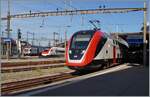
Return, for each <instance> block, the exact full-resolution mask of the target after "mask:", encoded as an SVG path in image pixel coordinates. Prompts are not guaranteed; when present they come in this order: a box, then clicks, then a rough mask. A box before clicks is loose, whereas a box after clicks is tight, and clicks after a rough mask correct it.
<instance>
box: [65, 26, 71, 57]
mask: <svg viewBox="0 0 150 97" xmlns="http://www.w3.org/2000/svg"><path fill="white" fill-rule="evenodd" d="M66 27H68V28H69V27H71V26H69V25H68V26H66ZM64 34H65V55H64V56H65V57H66V48H67V28H66V30H65V33H64Z"/></svg>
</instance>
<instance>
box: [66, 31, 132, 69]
mask: <svg viewBox="0 0 150 97" xmlns="http://www.w3.org/2000/svg"><path fill="white" fill-rule="evenodd" d="M128 48H129V46H128V43H127V42H126V41H125V40H123V39H122V38H120V37H112V36H109V35H107V34H106V33H104V32H102V31H100V30H98V29H94V30H82V31H78V32H76V33H74V34H73V35H72V37H71V39H70V40H69V41H68V45H67V47H66V65H67V66H68V67H69V68H71V69H74V70H79V71H80V70H92V69H98V68H102V67H104V66H106V65H108V64H112V63H113V64H114V63H122V62H125V60H126V54H127V49H128Z"/></svg>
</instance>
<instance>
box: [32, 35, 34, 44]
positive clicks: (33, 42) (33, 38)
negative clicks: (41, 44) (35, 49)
mask: <svg viewBox="0 0 150 97" xmlns="http://www.w3.org/2000/svg"><path fill="white" fill-rule="evenodd" d="M32 35H33V39H32V45H34V32H33V33H32Z"/></svg>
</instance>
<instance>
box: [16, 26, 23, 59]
mask: <svg viewBox="0 0 150 97" xmlns="http://www.w3.org/2000/svg"><path fill="white" fill-rule="evenodd" d="M17 34H18V36H17V47H18V58H20V57H21V54H22V47H21V30H20V29H18V32H17Z"/></svg>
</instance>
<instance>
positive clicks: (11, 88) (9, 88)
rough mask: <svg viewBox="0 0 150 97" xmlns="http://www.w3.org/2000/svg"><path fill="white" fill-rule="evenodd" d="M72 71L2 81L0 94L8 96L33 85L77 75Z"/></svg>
mask: <svg viewBox="0 0 150 97" xmlns="http://www.w3.org/2000/svg"><path fill="white" fill-rule="evenodd" d="M72 73H73V71H70V72H67V73H61V74H57V75H50V76H45V77H39V78H32V79H27V80H22V81H16V82H9V83H2V84H1V95H2V96H10V95H13V94H14V93H19V92H21V91H23V90H25V89H31V88H33V87H37V86H41V85H46V84H50V83H53V82H57V81H61V80H65V79H69V78H73V77H77V75H72Z"/></svg>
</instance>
